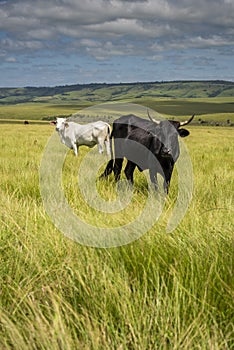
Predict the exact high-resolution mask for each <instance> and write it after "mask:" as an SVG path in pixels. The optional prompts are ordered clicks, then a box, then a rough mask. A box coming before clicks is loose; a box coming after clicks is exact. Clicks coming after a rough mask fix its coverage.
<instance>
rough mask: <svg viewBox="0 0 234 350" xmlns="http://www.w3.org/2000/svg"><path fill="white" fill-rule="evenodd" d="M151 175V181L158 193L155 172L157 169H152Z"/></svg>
mask: <svg viewBox="0 0 234 350" xmlns="http://www.w3.org/2000/svg"><path fill="white" fill-rule="evenodd" d="M149 174H150V181H151V183H152V184H153V186H154V189H155V191H158V180H157V172H156V171H155V169H150V170H149Z"/></svg>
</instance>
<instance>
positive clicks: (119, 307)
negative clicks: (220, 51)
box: [0, 125, 234, 350]
mask: <svg viewBox="0 0 234 350" xmlns="http://www.w3.org/2000/svg"><path fill="white" fill-rule="evenodd" d="M0 128H1V135H2V137H1V139H0V153H1V158H0V165H1V166H0V170H1V185H0V192H1V197H0V198H1V200H0V212H1V263H0V269H1V292H0V293H1V294H0V297H1V311H0V332H1V334H0V348H1V349H4V350H9V349H17V350H18V349H22V350H24V349H28V350H29V349H30V350H32V349H35V350H36V349H37V350H38V349H94V350H96V349H147V350H148V349H169V350H171V349H178V350H179V349H189V350H190V349H202V350H203V349H208V350H210V349H212V350H213V349H214V350H216V349H217V350H218V349H232V348H233V344H234V327H233V321H234V319H233V316H234V313H233V228H234V227H233V172H234V169H233V163H232V156H233V151H234V146H233V130H232V129H231V128H229V129H228V128H222V129H220V128H215V127H213V128H201V127H190V130H191V135H190V136H189V137H188V138H187V139H186V144H187V147H188V149H189V151H190V155H191V159H192V162H193V167H194V180H195V184H194V192H193V198H192V202H191V204H190V207H189V210H188V212H187V214H186V216H185V218H184V220H183V221H182V222H181V224H180V225H179V226H178V227H177V229H176V230H175V231H174V232H172V233H170V234H168V233H166V222H167V220H168V217H169V215H170V211H171V209H172V208H173V205H174V202H175V198H176V192H177V190H176V188H177V186H176V172H175V173H174V175H173V179H172V185H171V190H170V194H169V196H168V198H167V203H166V205H165V208H164V212H163V214H162V217H161V218H160V220H159V221H158V222H157V223H155V225H154V227H153V228H152V229H151V230H150V231H149V232H147V233H146V234H145V235H144V236H142V237H141V238H140V239H139V240H137V241H135V242H132V243H131V244H129V245H126V246H123V247H119V248H110V249H104V248H103V249H95V248H91V247H86V246H82V245H79V244H77V243H75V242H73V241H71V240H69V239H67V238H65V237H64V236H63V234H62V233H61V232H59V231H58V230H57V229H56V228H55V227H54V225H53V223H52V222H51V220H50V218H49V217H48V216H47V214H46V213H45V210H44V208H43V204H42V200H41V196H40V190H39V168H40V161H41V157H42V154H43V151H44V147H45V145H46V143H47V140H48V138H49V136H50V135H51V133H52V129H51V127H50V126H45V125H38V126H36V125H27V126H25V125H1V126H0ZM58 142H60V141H59V139H58ZM86 152H87V149H86V148H85V147H84V148H82V149H81V154H80V156H79V158H75V157H74V156H73V154H72V151H69V153H68V156H67V159H66V161H65V164H64V171H63V186H64V191H65V194H66V196H67V198H68V201H69V203H70V205H71V206H72V208H73V209H74V211H75V212H76V213H77V214H80V213H82V215H83V219H84V220H86V221H87V222H89V221H92V220H94V215H96V216H95V220H96V221H95V222H96V224H100V225H103V220H104V218H103V216H99V215H98V214H97V213H94V212H93V210H90V208H88V206H87V205H86V204H85V202H84V200H82V198H81V196H80V194H79V191H78V187H77V169H78V168H79V164H80V162H81V160H82V157H83V156H84V155H85V154H86ZM88 171H89V169H88V168H87V172H88ZM97 185H98V190H99V193H100V195H101V196H103V197H104V198H115V194H116V193H115V185H114V183H113V181H111V180H110V181H109V182H107V183H106V182H105V181H101V182H98V183H97ZM145 185H146V181H145V179H144V176H143V174H139V173H138V174H137V172H136V187H135V190H134V191H135V192H134V201H135V202H134V203H132V204H131V205H130V206H129V210H128V209H125V211H124V215H123V213H121V212H120V213H119V214H115V215H114V216H113V217H111V214H109V215H110V218H109V219H110V221H111V223H112V224H114V223H115V222H116V223H117V224H118V225H119V224H121V223H122V224H124V223H125V222H126V220H131V219H133V218H134V215H135V213H136V211H137V210H141V206H142V202H143V201H144V200H145V198H146V196H147V191H146V190H145ZM137 203H138V204H137Z"/></svg>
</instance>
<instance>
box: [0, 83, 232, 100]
mask: <svg viewBox="0 0 234 350" xmlns="http://www.w3.org/2000/svg"><path fill="white" fill-rule="evenodd" d="M233 96H234V82H228V81H220V80H217V81H171V82H139V83H120V84H105V83H103V84H76V85H65V86H55V87H24V88H0V105H11V104H17V103H27V102H33V103H35V102H36V103H55V104H61V103H63V104H66V103H71V102H73V103H78V104H79V105H82V103H86V104H87V103H88V104H90V105H91V104H93V103H97V102H106V101H120V100H137V99H142V98H144V99H145V98H150V99H152V98H159V97H164V98H212V97H233Z"/></svg>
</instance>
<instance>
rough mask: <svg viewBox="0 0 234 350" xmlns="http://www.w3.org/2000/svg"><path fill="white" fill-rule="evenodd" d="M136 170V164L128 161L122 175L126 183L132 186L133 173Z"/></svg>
mask: <svg viewBox="0 0 234 350" xmlns="http://www.w3.org/2000/svg"><path fill="white" fill-rule="evenodd" d="M135 168H136V164H135V163H133V162H131V161H130V160H128V162H127V165H126V167H125V169H124V173H125V175H126V178H127V179H128V181H129V182H130V183H131V184H132V185H133V173H134V170H135Z"/></svg>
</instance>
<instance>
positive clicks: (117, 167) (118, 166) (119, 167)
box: [113, 158, 123, 181]
mask: <svg viewBox="0 0 234 350" xmlns="http://www.w3.org/2000/svg"><path fill="white" fill-rule="evenodd" d="M122 165H123V158H116V159H115V164H114V169H113V170H114V175H115V181H119V179H120V173H121V170H122Z"/></svg>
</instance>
